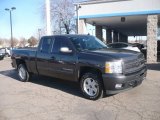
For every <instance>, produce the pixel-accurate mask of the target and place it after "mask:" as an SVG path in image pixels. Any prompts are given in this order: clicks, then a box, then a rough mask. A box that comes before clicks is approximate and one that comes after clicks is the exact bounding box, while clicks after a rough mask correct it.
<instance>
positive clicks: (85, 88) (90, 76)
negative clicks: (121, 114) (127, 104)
mask: <svg viewBox="0 0 160 120" xmlns="http://www.w3.org/2000/svg"><path fill="white" fill-rule="evenodd" d="M80 87H81V91H82V93H83V95H84V96H85V97H86V98H87V99H90V100H97V99H99V98H101V97H103V93H104V91H103V84H102V79H101V78H100V77H99V76H98V75H97V74H94V73H85V74H84V75H83V76H82V77H81V81H80Z"/></svg>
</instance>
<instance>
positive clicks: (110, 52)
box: [87, 48, 142, 59]
mask: <svg viewBox="0 0 160 120" xmlns="http://www.w3.org/2000/svg"><path fill="white" fill-rule="evenodd" d="M87 53H88V54H94V55H96V56H103V57H105V56H106V57H110V58H113V59H114V58H115V59H123V58H130V59H133V58H135V57H136V58H137V57H138V56H139V55H141V54H142V53H140V52H136V51H131V50H124V49H118V50H117V49H111V48H105V49H99V50H93V51H87Z"/></svg>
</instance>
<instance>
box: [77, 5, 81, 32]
mask: <svg viewBox="0 0 160 120" xmlns="http://www.w3.org/2000/svg"><path fill="white" fill-rule="evenodd" d="M80 8H81V6H80V5H79V4H77V5H76V14H77V34H78V29H79V28H78V27H79V12H78V10H79V9H80Z"/></svg>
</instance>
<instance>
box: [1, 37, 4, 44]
mask: <svg viewBox="0 0 160 120" xmlns="http://www.w3.org/2000/svg"><path fill="white" fill-rule="evenodd" d="M3 44H4V40H3V39H2V38H0V46H3Z"/></svg>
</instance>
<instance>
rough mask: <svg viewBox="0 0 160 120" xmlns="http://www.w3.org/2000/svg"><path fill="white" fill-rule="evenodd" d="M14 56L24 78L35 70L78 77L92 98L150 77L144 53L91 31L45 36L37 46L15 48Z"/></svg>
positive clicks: (56, 76)
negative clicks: (109, 42) (103, 39)
mask: <svg viewBox="0 0 160 120" xmlns="http://www.w3.org/2000/svg"><path fill="white" fill-rule="evenodd" d="M11 58H12V66H13V67H15V68H16V69H17V70H18V75H19V77H20V80H21V81H23V82H25V81H28V80H29V79H30V77H31V75H32V74H37V75H44V76H50V77H55V78H60V79H65V80H70V81H76V82H79V83H80V88H81V91H82V93H83V95H84V96H85V97H86V98H88V99H91V100H96V99H98V98H100V97H102V96H103V95H104V94H116V93H119V92H122V91H124V90H128V89H130V88H133V87H135V86H137V85H140V84H141V83H142V81H143V80H144V78H145V77H146V65H145V59H144V56H143V54H142V53H140V52H135V51H130V50H121V49H119V50H116V49H110V48H107V46H106V45H105V44H104V43H103V42H101V41H100V40H98V39H97V38H96V37H93V36H90V35H55V36H44V37H42V38H41V40H40V42H39V46H38V48H37V49H35V50H32V49H30V50H28V49H17V50H13V51H12V56H11Z"/></svg>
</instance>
